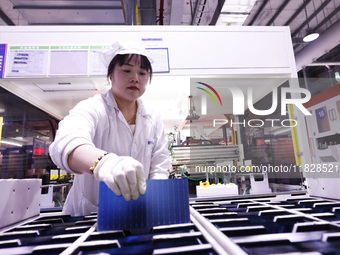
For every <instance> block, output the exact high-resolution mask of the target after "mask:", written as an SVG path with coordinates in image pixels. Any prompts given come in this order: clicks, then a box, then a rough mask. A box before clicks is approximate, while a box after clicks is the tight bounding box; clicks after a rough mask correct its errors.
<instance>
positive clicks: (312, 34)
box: [302, 5, 319, 42]
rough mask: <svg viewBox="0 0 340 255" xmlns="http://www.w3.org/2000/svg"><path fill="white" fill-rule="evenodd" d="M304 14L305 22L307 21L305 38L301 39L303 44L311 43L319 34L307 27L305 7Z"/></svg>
mask: <svg viewBox="0 0 340 255" xmlns="http://www.w3.org/2000/svg"><path fill="white" fill-rule="evenodd" d="M305 14H306V21H307V31H306V35H305V37H303V39H302V40H303V41H304V42H312V41H314V40H316V39H317V38H318V37H319V33H317V32H315V31H314V30H313V29H311V28H310V27H309V22H308V16H307V8H306V5H305Z"/></svg>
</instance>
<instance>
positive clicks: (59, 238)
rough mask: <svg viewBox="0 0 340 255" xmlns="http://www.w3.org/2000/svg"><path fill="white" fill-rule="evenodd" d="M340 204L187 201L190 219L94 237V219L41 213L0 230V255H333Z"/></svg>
mask: <svg viewBox="0 0 340 255" xmlns="http://www.w3.org/2000/svg"><path fill="white" fill-rule="evenodd" d="M339 203H340V201H337V200H333V199H324V198H318V197H311V196H309V195H306V193H304V192H296V193H294V192H292V193H291V194H290V195H287V194H285V195H283V196H282V195H280V194H271V195H270V196H268V195H264V196H258V195H257V196H251V195H250V196H247V197H243V196H238V197H232V198H228V197H226V198H223V197H222V198H221V197H219V198H218V199H216V198H191V199H190V222H188V223H183V224H173V225H163V226H156V227H153V228H152V229H142V230H140V231H137V232H134V231H133V230H110V231H103V232H98V231H97V229H96V220H97V215H96V214H92V215H87V216H80V217H71V216H69V215H60V214H58V213H55V214H53V213H52V214H48V215H46V214H44V213H42V214H41V215H40V216H38V217H34V218H33V219H30V220H26V221H24V222H22V223H17V224H14V225H12V226H9V227H7V228H6V229H2V230H0V255H1V254H6V255H8V254H94V253H106V254H181V253H189V252H190V253H194V254H197V253H199V254H207V255H217V254H229V255H240V254H241V255H242V254H252V255H266V254H276V253H278V252H281V251H285V252H291V253H294V252H295V253H297V254H303V253H305V252H314V253H315V254H323V253H324V252H325V251H327V253H328V254H336V252H338V251H339V250H340V210H339Z"/></svg>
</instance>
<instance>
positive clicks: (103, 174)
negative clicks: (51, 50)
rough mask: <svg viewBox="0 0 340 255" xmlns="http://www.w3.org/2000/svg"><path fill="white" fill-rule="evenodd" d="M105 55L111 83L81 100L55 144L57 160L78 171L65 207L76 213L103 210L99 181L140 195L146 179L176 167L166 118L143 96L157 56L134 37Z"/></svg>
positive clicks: (53, 152)
mask: <svg viewBox="0 0 340 255" xmlns="http://www.w3.org/2000/svg"><path fill="white" fill-rule="evenodd" d="M104 59H106V60H107V61H106V62H107V63H109V64H108V71H107V77H108V79H109V80H110V82H111V84H112V86H111V89H110V90H109V91H108V92H107V93H106V94H103V95H95V96H94V97H92V98H89V99H86V100H84V101H81V102H79V103H78V104H77V105H76V106H75V107H74V108H73V109H72V110H71V111H70V113H69V115H68V116H66V117H65V118H64V120H62V121H61V122H60V123H59V128H58V132H57V135H56V138H55V140H54V142H53V143H52V144H51V146H50V155H51V157H52V160H53V162H54V163H55V164H56V165H57V166H59V167H60V168H61V169H65V170H67V171H68V172H70V173H74V174H75V179H74V182H73V187H72V188H71V190H70V193H69V194H68V196H67V199H66V201H65V204H64V208H63V213H65V214H71V215H72V216H77V215H87V214H89V213H91V212H94V211H97V210H98V208H97V203H98V184H99V181H103V182H105V183H106V185H107V186H108V187H109V188H110V189H111V190H112V191H113V192H114V193H115V194H117V195H118V196H120V195H123V197H124V198H125V200H127V201H129V200H130V199H131V198H132V199H134V200H136V199H138V197H139V194H144V193H145V191H146V181H145V180H146V179H166V178H168V170H170V168H171V163H170V155H169V152H168V147H167V139H166V134H165V133H164V130H163V123H162V120H161V119H160V117H159V116H158V115H156V114H154V113H153V112H152V111H151V110H150V109H147V108H146V107H145V106H144V105H143V102H142V101H141V99H139V97H141V96H142V95H143V94H144V92H145V89H146V85H147V83H148V81H149V80H150V79H151V76H152V67H151V62H152V60H151V59H150V57H148V56H147V53H146V51H145V49H144V48H142V47H140V46H139V45H137V44H135V43H133V42H125V43H119V42H117V43H115V44H113V45H112V49H111V50H110V51H108V52H106V53H105V54H104Z"/></svg>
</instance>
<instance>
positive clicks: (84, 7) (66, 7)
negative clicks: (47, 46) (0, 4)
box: [13, 5, 123, 10]
mask: <svg viewBox="0 0 340 255" xmlns="http://www.w3.org/2000/svg"><path fill="white" fill-rule="evenodd" d="M13 9H18V10H122V9H123V8H122V7H121V6H112V5H108V6H99V5H59V6H58V5H15V6H13Z"/></svg>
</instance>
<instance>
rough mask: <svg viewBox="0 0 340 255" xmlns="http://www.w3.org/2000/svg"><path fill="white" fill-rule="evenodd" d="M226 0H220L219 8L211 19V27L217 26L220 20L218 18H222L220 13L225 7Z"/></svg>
mask: <svg viewBox="0 0 340 255" xmlns="http://www.w3.org/2000/svg"><path fill="white" fill-rule="evenodd" d="M224 2H225V0H218V2H217V6H216V9H215V12H214V15H213V17H212V19H211V22H210V24H209V25H210V26H215V25H216V23H217V20H218V17H219V16H220V13H221V11H222V8H223V5H224Z"/></svg>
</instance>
